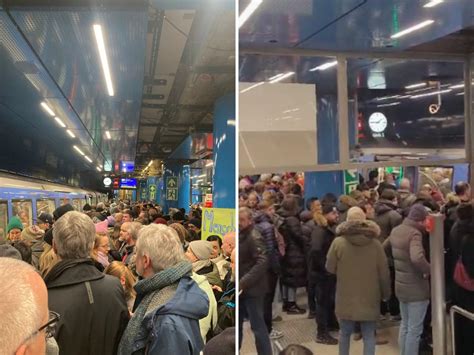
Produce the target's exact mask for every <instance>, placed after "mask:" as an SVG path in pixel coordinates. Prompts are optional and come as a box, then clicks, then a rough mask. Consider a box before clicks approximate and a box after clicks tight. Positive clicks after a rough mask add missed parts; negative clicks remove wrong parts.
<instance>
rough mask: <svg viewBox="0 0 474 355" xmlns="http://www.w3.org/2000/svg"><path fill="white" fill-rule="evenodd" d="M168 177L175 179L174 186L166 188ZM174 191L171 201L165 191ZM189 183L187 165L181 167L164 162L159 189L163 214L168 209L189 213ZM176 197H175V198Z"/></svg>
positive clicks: (173, 163) (170, 162)
mask: <svg viewBox="0 0 474 355" xmlns="http://www.w3.org/2000/svg"><path fill="white" fill-rule="evenodd" d="M169 177H176V178H177V179H176V186H172V187H169V186H167V184H168V181H169V179H168V178H169ZM170 189H176V191H175V193H174V196H173V199H169V198H170V197H171V196H170V195H169V193H167V190H170ZM190 189H191V181H190V168H189V165H184V166H183V165H181V164H178V163H175V162H173V161H165V163H164V168H163V186H162V188H161V205H162V207H163V212H164V213H168V212H169V209H170V208H184V209H185V210H186V212H189V205H190V198H191V197H190V195H191V191H190ZM176 195H177V196H176Z"/></svg>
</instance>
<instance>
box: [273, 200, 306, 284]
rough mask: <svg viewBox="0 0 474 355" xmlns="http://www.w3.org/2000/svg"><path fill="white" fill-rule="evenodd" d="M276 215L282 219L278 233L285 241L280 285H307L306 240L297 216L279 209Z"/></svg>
mask: <svg viewBox="0 0 474 355" xmlns="http://www.w3.org/2000/svg"><path fill="white" fill-rule="evenodd" d="M278 214H279V215H280V216H282V217H283V218H284V222H283V224H282V226H281V227H280V229H279V231H280V233H281V234H282V236H283V238H284V239H285V244H286V248H285V255H284V256H283V258H282V261H281V283H282V284H283V285H285V286H289V287H303V286H306V285H307V275H306V267H307V266H306V257H305V246H306V244H307V240H306V238H305V237H304V235H303V230H302V229H301V224H300V220H299V219H298V217H297V214H292V213H291V212H290V211H287V210H284V209H280V210H279V211H278Z"/></svg>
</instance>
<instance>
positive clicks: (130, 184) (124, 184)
mask: <svg viewBox="0 0 474 355" xmlns="http://www.w3.org/2000/svg"><path fill="white" fill-rule="evenodd" d="M120 188H122V189H136V188H137V179H125V178H122V179H120Z"/></svg>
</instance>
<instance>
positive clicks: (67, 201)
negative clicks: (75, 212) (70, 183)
mask: <svg viewBox="0 0 474 355" xmlns="http://www.w3.org/2000/svg"><path fill="white" fill-rule="evenodd" d="M68 203H71V201H70V200H69V199H68V198H67V197H65V198H62V199H61V206H64V205H67V204H68Z"/></svg>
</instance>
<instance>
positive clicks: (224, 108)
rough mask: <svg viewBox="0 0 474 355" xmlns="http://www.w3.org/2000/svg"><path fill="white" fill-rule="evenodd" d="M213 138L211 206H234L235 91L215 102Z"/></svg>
mask: <svg viewBox="0 0 474 355" xmlns="http://www.w3.org/2000/svg"><path fill="white" fill-rule="evenodd" d="M213 139H214V148H213V149H214V171H213V179H212V182H213V197H212V198H213V206H214V207H216V208H235V186H236V181H237V176H236V172H235V93H231V94H228V95H226V96H223V97H221V98H219V99H218V100H217V101H216V103H215V106H214V132H213Z"/></svg>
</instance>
